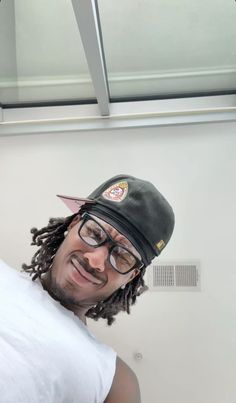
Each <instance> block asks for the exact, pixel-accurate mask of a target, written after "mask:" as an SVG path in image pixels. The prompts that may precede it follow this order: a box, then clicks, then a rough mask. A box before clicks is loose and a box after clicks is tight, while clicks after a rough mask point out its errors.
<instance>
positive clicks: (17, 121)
mask: <svg viewBox="0 0 236 403" xmlns="http://www.w3.org/2000/svg"><path fill="white" fill-rule="evenodd" d="M110 112H111V113H110V116H101V114H100V111H99V108H98V105H97V104H92V105H71V106H53V107H34V108H16V109H3V110H2V122H1V121H0V136H8V135H9V136H10V135H25V134H29V135H30V134H40V133H42V134H43V133H45V134H48V133H61V132H79V131H84V130H106V129H121V128H134V127H158V126H171V125H184V124H199V123H214V122H233V121H236V95H223V96H214V97H199V98H197V97H196V98H182V99H168V100H157V101H136V102H120V103H112V104H110Z"/></svg>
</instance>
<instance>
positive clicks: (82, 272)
mask: <svg viewBox="0 0 236 403" xmlns="http://www.w3.org/2000/svg"><path fill="white" fill-rule="evenodd" d="M71 263H72V264H73V266H74V268H75V269H76V270H77V272H79V274H80V275H81V276H82V277H83V278H84V279H86V280H87V281H89V282H90V283H93V284H96V285H101V284H102V283H103V281H101V280H99V279H98V278H96V277H94V276H93V275H92V274H90V273H88V272H87V271H86V270H85V269H84V268H83V266H82V264H81V263H80V262H79V261H78V260H77V257H75V256H72V258H71Z"/></svg>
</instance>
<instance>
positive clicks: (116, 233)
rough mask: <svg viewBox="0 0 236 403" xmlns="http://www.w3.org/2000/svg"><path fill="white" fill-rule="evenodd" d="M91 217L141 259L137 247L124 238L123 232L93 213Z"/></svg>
mask: <svg viewBox="0 0 236 403" xmlns="http://www.w3.org/2000/svg"><path fill="white" fill-rule="evenodd" d="M91 217H92V218H94V219H95V220H96V221H97V222H98V223H99V224H101V226H102V227H103V228H104V229H105V230H106V231H107V233H108V234H109V235H111V237H112V238H113V239H114V240H115V241H117V242H119V243H121V244H122V245H124V246H126V247H127V248H128V249H129V250H130V251H131V252H133V253H134V255H135V256H137V257H138V258H139V259H140V260H141V256H140V254H139V252H138V251H137V249H136V248H135V247H134V246H133V244H132V243H131V242H130V240H129V239H128V238H126V237H125V236H124V235H123V234H121V233H120V232H119V231H117V229H116V228H115V227H113V226H112V225H110V224H108V223H107V222H106V221H104V220H102V219H101V218H98V217H96V216H94V215H92V214H91Z"/></svg>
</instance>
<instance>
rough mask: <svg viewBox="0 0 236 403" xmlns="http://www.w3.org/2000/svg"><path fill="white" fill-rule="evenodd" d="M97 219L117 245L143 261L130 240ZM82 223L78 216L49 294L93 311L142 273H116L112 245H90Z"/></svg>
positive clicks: (55, 262)
mask: <svg viewBox="0 0 236 403" xmlns="http://www.w3.org/2000/svg"><path fill="white" fill-rule="evenodd" d="M94 218H95V219H96V221H97V222H98V223H99V224H101V225H102V227H103V228H104V229H105V231H106V232H107V233H108V234H109V235H110V237H111V238H112V239H113V240H114V241H115V242H117V243H119V244H121V245H124V246H125V247H126V248H127V249H129V250H130V251H131V252H132V253H133V254H134V255H135V256H137V257H138V258H139V259H140V255H139V253H138V252H137V250H136V249H135V248H134V247H133V245H132V244H131V242H130V241H129V240H128V239H127V238H126V237H124V236H123V235H122V234H120V233H119V232H118V231H117V230H116V229H115V228H114V227H112V226H111V225H109V224H107V223H106V222H105V221H103V220H101V219H99V218H96V217H94ZM81 224H82V221H81V220H80V217H79V216H78V217H77V218H76V219H75V220H74V221H73V222H72V223H71V224H70V226H69V229H68V234H67V235H66V237H65V239H64V241H63V242H62V244H61V245H60V247H59V249H58V251H57V253H56V255H55V257H54V260H53V265H52V268H51V270H50V272H49V273H48V279H47V280H48V283H49V288H48V291H51V292H52V294H53V295H54V296H56V297H57V298H58V299H59V301H61V302H62V303H63V304H64V305H67V306H77V307H81V308H86V307H87V308H88V309H89V308H90V307H91V306H93V305H95V304H96V303H97V302H99V301H103V300H105V299H106V298H108V297H109V296H110V295H111V294H112V293H113V292H115V291H116V290H117V289H118V288H120V287H121V286H122V285H124V284H126V283H128V282H129V281H131V280H132V279H133V278H134V277H135V276H136V275H137V274H138V272H139V271H138V270H137V269H135V270H133V271H131V272H130V273H127V274H120V273H118V272H116V271H115V270H114V269H113V268H112V266H111V264H110V262H109V245H108V243H105V244H103V245H101V246H99V247H96V248H94V247H92V246H89V245H87V244H86V243H85V242H84V241H83V240H82V239H81V238H80V236H79V234H78V231H79V228H80V226H81ZM72 310H73V309H72Z"/></svg>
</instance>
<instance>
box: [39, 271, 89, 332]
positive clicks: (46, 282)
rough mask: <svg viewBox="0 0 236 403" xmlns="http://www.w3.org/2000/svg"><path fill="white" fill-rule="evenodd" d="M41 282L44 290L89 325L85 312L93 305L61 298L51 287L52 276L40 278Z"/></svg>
mask: <svg viewBox="0 0 236 403" xmlns="http://www.w3.org/2000/svg"><path fill="white" fill-rule="evenodd" d="M40 282H41V284H42V287H43V288H44V290H45V291H47V292H48V294H49V295H50V296H51V297H52V298H53V299H54V300H55V301H58V302H59V303H60V304H61V305H62V306H63V307H64V308H66V309H68V310H69V311H72V312H74V314H75V316H78V318H79V319H80V320H81V321H82V322H83V323H84V324H85V325H86V326H87V319H86V316H85V314H86V312H87V311H88V310H89V309H90V308H91V307H92V306H81V305H78V304H76V303H74V302H71V301H70V300H68V299H65V298H64V299H63V298H60V295H57V292H55V291H54V290H53V289H52V287H50V278H49V276H47V275H45V276H44V277H42V278H41V279H40ZM58 294H59V293H58Z"/></svg>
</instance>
